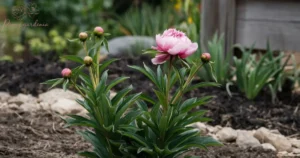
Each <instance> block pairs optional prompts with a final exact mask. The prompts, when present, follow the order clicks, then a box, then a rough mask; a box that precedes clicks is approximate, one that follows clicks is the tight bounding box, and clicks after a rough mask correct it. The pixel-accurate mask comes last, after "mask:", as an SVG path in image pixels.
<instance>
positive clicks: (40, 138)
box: [0, 109, 90, 158]
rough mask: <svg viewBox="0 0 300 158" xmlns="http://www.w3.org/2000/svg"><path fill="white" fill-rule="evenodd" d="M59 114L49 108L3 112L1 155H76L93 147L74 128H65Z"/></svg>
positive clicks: (50, 157)
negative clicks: (36, 110)
mask: <svg viewBox="0 0 300 158" xmlns="http://www.w3.org/2000/svg"><path fill="white" fill-rule="evenodd" d="M63 126H64V123H63V121H62V119H61V118H60V117H58V116H57V115H55V114H52V113H50V112H46V111H39V112H37V113H28V112H21V111H6V110H5V109H2V110H1V112H0V129H1V130H0V157H1V158H60V157H63V158H76V157H77V155H76V153H77V152H79V151H82V150H86V149H89V148H90V145H89V144H88V143H87V142H85V141H84V140H83V139H82V138H81V137H80V136H79V135H78V134H76V133H75V129H74V128H63Z"/></svg>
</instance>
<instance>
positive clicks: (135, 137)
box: [120, 131, 150, 147]
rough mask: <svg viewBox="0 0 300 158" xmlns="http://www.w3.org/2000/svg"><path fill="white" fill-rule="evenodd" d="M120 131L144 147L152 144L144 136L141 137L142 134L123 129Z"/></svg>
mask: <svg viewBox="0 0 300 158" xmlns="http://www.w3.org/2000/svg"><path fill="white" fill-rule="evenodd" d="M120 133H121V134H122V135H123V136H125V137H128V138H131V139H133V140H135V141H136V142H137V143H139V144H141V145H143V146H144V147H149V146H150V145H148V144H147V141H146V140H145V139H144V138H143V137H141V136H139V135H137V134H135V133H131V132H123V131H120Z"/></svg>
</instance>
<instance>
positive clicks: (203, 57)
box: [201, 53, 211, 63]
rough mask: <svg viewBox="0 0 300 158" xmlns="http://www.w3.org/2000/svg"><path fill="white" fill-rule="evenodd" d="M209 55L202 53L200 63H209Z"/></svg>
mask: <svg viewBox="0 0 300 158" xmlns="http://www.w3.org/2000/svg"><path fill="white" fill-rule="evenodd" d="M210 58H211V57H210V54H209V53H202V54H201V60H202V62H204V63H207V62H209V61H210Z"/></svg>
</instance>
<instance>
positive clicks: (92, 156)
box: [78, 151, 98, 158]
mask: <svg viewBox="0 0 300 158" xmlns="http://www.w3.org/2000/svg"><path fill="white" fill-rule="evenodd" d="M78 155H79V156H84V157H88V158H98V155H97V154H96V153H94V152H89V151H84V152H79V153H78Z"/></svg>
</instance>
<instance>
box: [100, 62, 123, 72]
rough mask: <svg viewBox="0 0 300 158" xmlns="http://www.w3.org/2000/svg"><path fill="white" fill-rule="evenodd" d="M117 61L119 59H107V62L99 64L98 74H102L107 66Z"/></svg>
mask: <svg viewBox="0 0 300 158" xmlns="http://www.w3.org/2000/svg"><path fill="white" fill-rule="evenodd" d="M117 60H119V59H109V60H106V61H104V62H102V64H100V66H99V74H102V72H103V71H104V70H105V69H106V67H107V66H108V65H110V64H111V63H112V62H115V61H117Z"/></svg>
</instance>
